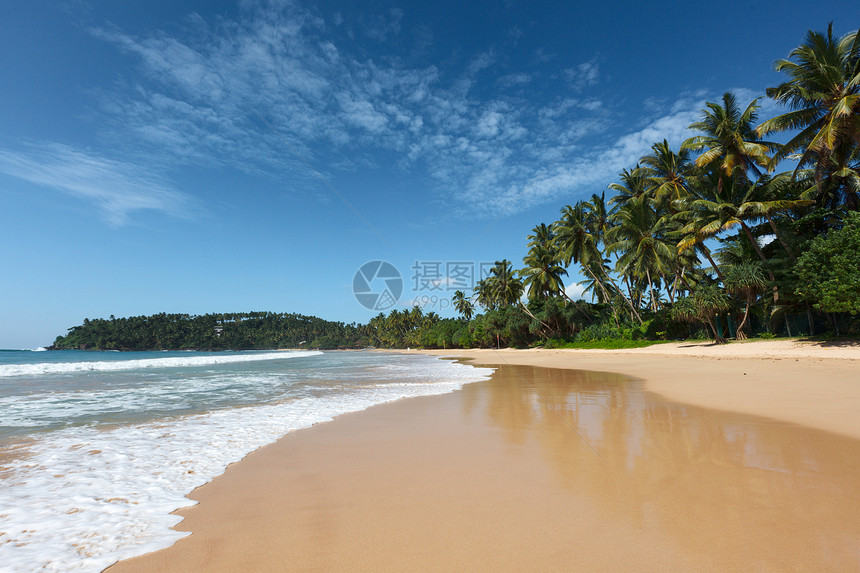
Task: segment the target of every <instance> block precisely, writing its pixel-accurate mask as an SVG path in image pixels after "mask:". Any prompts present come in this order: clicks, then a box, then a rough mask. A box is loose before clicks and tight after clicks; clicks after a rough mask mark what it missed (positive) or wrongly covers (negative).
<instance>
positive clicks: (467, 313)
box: [452, 290, 474, 320]
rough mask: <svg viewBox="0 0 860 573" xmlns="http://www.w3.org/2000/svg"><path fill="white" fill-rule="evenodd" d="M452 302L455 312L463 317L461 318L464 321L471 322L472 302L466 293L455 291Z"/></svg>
mask: <svg viewBox="0 0 860 573" xmlns="http://www.w3.org/2000/svg"><path fill="white" fill-rule="evenodd" d="M452 300H453V302H454V308H456V309H457V312H459V313H460V314H461V315H463V318H465V319H466V320H471V318H472V312H473V311H474V306H473V305H472V301H471V300H469V298H468V297H467V296H466V293H464V292H463V291H461V290H458V291H455V292H454V298H453V299H452Z"/></svg>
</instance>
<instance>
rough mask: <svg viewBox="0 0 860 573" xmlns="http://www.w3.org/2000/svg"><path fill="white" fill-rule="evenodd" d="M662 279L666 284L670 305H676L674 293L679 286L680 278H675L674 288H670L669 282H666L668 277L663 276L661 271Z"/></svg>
mask: <svg viewBox="0 0 860 573" xmlns="http://www.w3.org/2000/svg"><path fill="white" fill-rule="evenodd" d="M660 278H662V279H663V282H664V283H666V294H667V295H669V304H672V303H674V302H675V296H674V292H673V291H674V290H675V285H676V284H678V277H675V280H674V281H673V282H672V288H669V281H667V280H666V275H665V274H663V271H660Z"/></svg>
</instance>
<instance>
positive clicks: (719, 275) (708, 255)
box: [699, 243, 724, 282]
mask: <svg viewBox="0 0 860 573" xmlns="http://www.w3.org/2000/svg"><path fill="white" fill-rule="evenodd" d="M699 246H700V247H701V248H702V252H703V253H704V254H705V257H706V258H707V259H708V262H710V263H711V267H713V269H714V272H715V273H717V278H718V279H720V282H723V280H724V279H723V273H721V272H720V267H718V266H717V263H715V262H714V259H712V258H711V250H710V249H709V248H708V247H706V246H705V243H699Z"/></svg>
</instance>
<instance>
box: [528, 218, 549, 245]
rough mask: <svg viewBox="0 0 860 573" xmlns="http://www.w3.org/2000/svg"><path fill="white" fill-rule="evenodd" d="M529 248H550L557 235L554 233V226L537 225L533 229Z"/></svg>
mask: <svg viewBox="0 0 860 573" xmlns="http://www.w3.org/2000/svg"><path fill="white" fill-rule="evenodd" d="M527 238H528V240H529V242H528V247H529V248H531V247H535V246H538V245H540V246H542V247H546V248H549V247H550V245H551V244H552V240H553V239H554V238H555V233H554V232H553V229H552V226H551V225H547V224H546V223H541V224H540V225H537V226H536V227H535V228H534V229H532V234H531V235H529V236H528V237H527Z"/></svg>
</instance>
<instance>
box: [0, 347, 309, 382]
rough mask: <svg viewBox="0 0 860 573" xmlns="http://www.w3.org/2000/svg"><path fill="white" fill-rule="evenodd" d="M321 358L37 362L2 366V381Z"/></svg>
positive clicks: (279, 355)
mask: <svg viewBox="0 0 860 573" xmlns="http://www.w3.org/2000/svg"><path fill="white" fill-rule="evenodd" d="M317 354H322V352H320V351H318V350H308V351H303V350H296V351H283V352H267V353H254V354H237V355H235V356H229V355H226V356H225V355H223V354H214V355H212V356H187V357H186V356H173V357H170V358H142V359H140V360H104V361H82V362H38V363H34V364H0V377H4V376H41V375H43V374H74V373H78V372H108V371H113V372H116V371H121V370H139V369H141V368H182V367H194V366H214V365H218V364H235V363H238V362H255V361H259V360H284V359H288V358H299V357H302V356H314V355H317Z"/></svg>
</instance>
